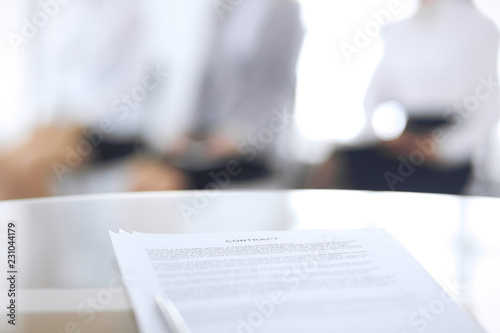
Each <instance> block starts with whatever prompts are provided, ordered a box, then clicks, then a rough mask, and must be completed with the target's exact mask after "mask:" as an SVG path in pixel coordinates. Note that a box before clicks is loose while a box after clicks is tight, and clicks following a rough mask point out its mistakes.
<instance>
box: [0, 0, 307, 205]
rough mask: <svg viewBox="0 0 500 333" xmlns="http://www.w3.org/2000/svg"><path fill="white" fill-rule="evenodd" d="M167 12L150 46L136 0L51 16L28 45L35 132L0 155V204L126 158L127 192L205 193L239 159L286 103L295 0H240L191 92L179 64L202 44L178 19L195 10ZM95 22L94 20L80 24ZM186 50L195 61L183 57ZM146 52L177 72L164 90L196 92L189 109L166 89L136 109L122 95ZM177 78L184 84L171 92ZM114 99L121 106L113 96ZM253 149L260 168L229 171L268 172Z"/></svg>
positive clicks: (294, 43) (290, 89)
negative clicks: (247, 143) (165, 35)
mask: <svg viewBox="0 0 500 333" xmlns="http://www.w3.org/2000/svg"><path fill="white" fill-rule="evenodd" d="M200 3H201V2H200ZM247 3H248V4H247ZM149 5H150V4H148V5H144V6H146V7H148V6H149ZM169 6H170V7H169ZM200 6H201V5H200ZM167 7H168V9H170V11H169V12H168V13H169V15H170V16H169V17H168V18H169V19H170V20H167V21H169V22H171V24H169V23H166V24H163V21H164V19H165V17H164V15H163V16H162V17H161V19H160V17H159V16H158V17H157V20H156V22H155V23H156V24H158V23H159V22H161V23H160V25H159V26H158V25H155V24H150V25H148V27H149V29H150V31H149V32H151V30H155V31H156V33H157V35H158V36H157V37H159V38H157V40H155V41H153V43H154V42H156V43H157V45H158V44H161V43H170V45H161V46H160V47H159V48H157V49H155V48H154V47H151V45H147V46H145V43H147V42H151V41H150V40H149V39H151V38H150V36H146V35H145V32H144V31H143V30H142V29H143V28H144V26H143V24H144V22H143V21H144V18H145V17H147V15H146V16H143V14H144V12H143V9H144V8H143V7H141V5H139V3H138V2H137V1H134V0H128V2H127V3H126V4H125V3H123V2H122V1H117V0H106V1H102V2H84V3H82V4H78V5H77V6H75V7H68V8H67V12H65V13H61V14H60V15H61V18H58V22H54V23H51V25H50V26H49V27H48V28H47V31H44V34H41V35H40V36H37V37H36V38H35V39H33V40H30V43H29V45H27V48H29V50H28V51H27V52H26V53H27V55H28V61H27V63H28V65H27V69H26V72H27V80H26V81H27V84H26V92H25V94H26V98H25V99H26V101H27V103H25V106H24V118H25V119H28V120H30V124H28V125H27V126H26V127H27V128H29V129H30V130H29V134H28V135H26V138H25V140H24V141H23V142H22V143H20V144H17V145H13V147H11V149H9V150H6V151H4V152H3V153H2V154H0V199H12V198H23V197H38V196H46V195H51V194H54V193H57V191H54V188H53V184H54V179H55V178H56V177H55V176H57V178H59V180H60V181H61V177H65V179H66V178H67V177H70V178H71V177H72V176H73V171H75V170H80V169H82V168H83V167H88V166H92V165H96V164H102V163H103V162H109V161H116V160H125V163H127V165H128V172H127V174H126V175H125V177H126V179H123V182H124V183H126V184H127V185H126V186H127V188H126V189H129V190H171V189H185V188H193V187H195V188H202V187H203V186H204V185H205V184H206V183H207V182H209V181H214V179H213V177H212V176H209V175H210V174H211V173H212V172H213V173H214V174H218V173H219V172H220V171H223V170H225V169H226V165H227V162H228V160H232V159H236V160H237V162H238V163H239V161H241V163H244V162H243V161H242V153H241V149H240V150H238V147H237V146H238V144H240V143H241V142H242V140H245V139H246V138H247V136H248V135H250V134H252V133H254V132H255V130H256V129H257V128H258V127H259V126H261V125H263V124H264V123H265V122H266V121H267V120H269V118H270V116H271V115H272V111H273V108H279V107H281V106H284V105H286V106H289V107H290V108H292V104H293V97H294V83H295V81H294V80H295V68H294V67H295V61H296V57H297V53H298V48H299V45H300V40H301V36H302V34H301V33H302V31H301V26H300V20H299V15H298V5H297V4H296V3H294V2H290V1H261V0H255V1H247V2H245V4H242V5H241V6H240V7H241V8H240V7H237V8H234V11H231V12H230V13H228V15H227V18H225V19H224V20H222V21H221V23H220V27H219V29H220V33H219V34H217V37H216V41H215V43H214V44H213V48H212V51H211V54H210V55H211V57H210V60H209V61H208V65H207V69H206V72H205V79H204V81H203V82H204V84H203V85H202V87H201V90H200V92H197V91H196V89H193V88H191V91H190V93H188V92H187V91H188V90H189V89H188V88H189V87H188V86H189V85H191V86H194V85H196V80H197V73H194V74H192V75H191V74H189V73H187V72H186V70H187V69H186V68H187V67H188V66H191V67H195V66H194V62H197V61H198V62H199V61H200V59H195V56H197V57H198V58H201V56H198V55H197V53H198V51H199V49H196V48H194V47H193V45H195V44H197V43H200V40H195V38H194V36H195V35H196V32H197V31H200V29H202V26H203V25H202V24H199V22H196V21H194V22H191V20H187V19H186V20H182V22H184V23H182V22H179V20H177V21H176V19H175V16H176V15H177V16H179V12H181V13H182V12H183V11H184V13H187V12H190V13H191V12H193V8H194V7H193V3H189V4H188V3H186V4H184V5H182V6H181V5H179V4H178V3H177V2H169V3H165V4H164V7H162V8H163V9H164V10H165V11H164V13H165V14H167V11H166V9H167ZM119 8H120V9H119ZM152 8H155V7H154V6H151V8H149V9H150V10H151V9H152ZM200 8H201V7H200ZM36 9H37V8H36V6H35V10H36ZM171 9H179V11H178V12H175V11H172V10H171ZM65 10H66V8H65ZM118 12H119V13H120V15H116V13H118ZM200 12H201V11H200ZM211 13H212V14H213V15H215V14H216V13H215V12H214V11H212V12H211ZM157 14H158V15H159V14H161V12H159V13H157ZM186 15H187V14H186ZM90 17H92V18H93V23H94V24H93V26H92V27H89V26H88V25H87V24H86V23H85V22H86V21H87V20H88V19H89V18H90ZM193 17H194V15H193ZM191 18H192V17H191ZM242 22H243V23H242ZM189 25H191V26H195V25H196V26H197V28H196V29H192V28H190V26H189ZM198 25H199V26H198ZM158 27H160V28H159V29H158ZM176 27H177V28H178V29H179V30H181V31H184V30H189V31H190V33H185V34H184V35H182V36H183V37H185V36H187V37H188V38H186V39H187V42H186V41H183V42H182V43H180V44H178V43H179V38H180V37H181V36H177V37H176V34H177V35H178V34H179V31H177V30H176V29H175V28H176ZM203 28H204V27H203ZM165 30H166V31H165ZM165 32H166V33H169V34H171V35H172V36H173V37H172V38H170V40H168V39H167V40H163V39H164V38H162V37H161V36H160V34H162V33H165ZM146 33H147V32H146ZM204 37H205V38H207V39H209V38H210V37H209V36H204ZM208 44H210V43H208ZM164 46H165V47H164ZM177 46H178V47H177ZM158 51H159V52H158ZM152 53H155V54H153V55H152ZM200 53H203V52H200ZM189 54H191V55H193V57H192V58H188V59H186V55H189ZM151 58H156V59H158V58H160V62H159V64H165V63H166V64H167V65H166V66H165V67H166V68H167V69H169V73H168V74H169V75H171V74H174V75H171V76H173V78H171V77H170V76H169V78H168V81H169V82H168V84H167V85H166V89H167V95H168V94H170V95H186V96H187V97H184V96H182V97H183V98H193V97H194V98H196V96H198V95H197V94H200V96H202V97H200V102H199V103H197V104H196V103H193V111H192V115H190V116H189V115H188V116H186V115H184V114H183V113H184V112H185V111H186V106H184V108H183V107H179V105H181V104H182V103H178V104H175V102H174V103H172V102H171V100H172V99H171V100H170V104H169V102H167V103H165V99H164V98H162V97H163V96H159V95H165V91H166V90H165V89H157V90H155V91H152V92H151V94H150V95H151V96H148V97H147V98H146V99H145V101H143V102H142V103H141V105H140V106H139V107H138V109H137V110H135V107H131V106H130V105H131V104H130V103H131V102H130V101H128V103H127V101H126V100H124V99H123V97H124V93H127V92H130V91H131V89H133V88H134V87H135V86H136V85H137V84H136V85H135V86H134V83H137V82H143V81H144V75H145V72H144V67H145V66H146V64H147V63H148V62H150V59H151ZM157 64H158V63H157ZM157 67H158V66H157ZM157 67H156V69H158V68H157ZM159 71H161V72H163V70H162V69H160V70H159ZM170 71H171V72H170ZM156 74H158V73H156ZM159 75H160V76H162V75H164V73H163V74H159ZM190 75H191V76H192V78H191V79H190V80H191V81H190V82H186V81H189V80H185V78H186V77H188V76H190ZM153 76H154V74H153ZM198 76H199V75H198ZM200 77H201V76H200ZM183 80H184V81H183ZM182 85H184V86H183V88H184V90H182V91H181V90H179V89H177V90H176V89H175V88H178V87H179V86H182ZM131 87H132V88H131ZM125 95H126V94H125ZM118 97H119V101H120V102H121V104H115V103H114V102H115V101H116V100H117V98H118ZM169 97H170V96H169ZM224 101H225V102H224ZM124 103H125V104H127V105H128V107H127V108H124V107H123V106H124V105H123V104H124ZM119 105H121V108H120V107H117V106H119ZM186 105H189V104H186ZM181 106H182V105H181ZM115 111H116V112H115ZM176 113H177V115H176ZM179 114H181V117H184V118H185V119H187V120H188V122H187V124H186V120H184V123H183V121H181V120H179V119H180V118H179ZM121 116H123V117H121ZM176 120H177V121H176ZM182 127H185V128H187V130H184V131H183V130H180V128H182ZM106 129H107V130H106ZM183 133H188V134H183ZM87 143H88V144H87ZM254 150H255V151H257V149H254ZM86 151H90V152H91V153H89V154H87V153H86ZM258 155H259V158H255V159H254V158H253V156H252V162H253V161H254V160H255V161H256V163H255V164H252V163H249V164H248V165H243V164H241V165H240V164H238V167H239V168H241V166H245V168H243V172H242V173H241V175H237V177H234V178H235V179H248V178H253V177H259V176H261V175H264V174H266V173H267V171H268V170H267V166H266V165H265V163H264V162H262V163H261V161H262V158H260V157H261V156H263V155H264V154H260V151H259V154H258ZM243 157H246V158H248V156H243ZM252 173H253V174H252ZM83 188H84V186H80V187H79V189H78V190H79V191H84V189H83ZM77 193H78V192H77Z"/></svg>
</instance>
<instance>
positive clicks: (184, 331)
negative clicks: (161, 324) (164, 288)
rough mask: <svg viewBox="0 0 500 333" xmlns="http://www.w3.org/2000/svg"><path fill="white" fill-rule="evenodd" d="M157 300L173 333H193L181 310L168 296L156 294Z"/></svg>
mask: <svg viewBox="0 0 500 333" xmlns="http://www.w3.org/2000/svg"><path fill="white" fill-rule="evenodd" d="M155 300H156V304H158V307H159V308H160V310H161V313H162V314H163V317H164V318H165V321H166V322H167V324H168V326H169V328H170V329H171V330H172V333H191V330H190V329H189V327H188V326H187V324H186V322H185V321H184V318H182V315H181V314H180V312H179V310H177V307H176V306H175V305H174V303H173V302H172V301H171V300H170V299H169V298H168V297H165V296H162V295H160V294H156V295H155Z"/></svg>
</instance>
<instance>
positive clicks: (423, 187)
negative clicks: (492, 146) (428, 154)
mask: <svg viewBox="0 0 500 333" xmlns="http://www.w3.org/2000/svg"><path fill="white" fill-rule="evenodd" d="M337 157H338V158H339V160H340V161H341V163H342V164H343V165H344V168H345V179H344V181H345V186H344V187H345V188H348V189H356V190H373V191H407V192H428V193H445V194H461V193H462V192H463V190H464V187H465V185H466V184H467V181H468V179H469V177H470V174H471V170H472V168H471V165H470V164H467V165H464V166H460V167H455V168H448V169H444V168H437V167H435V166H433V165H432V164H429V163H425V162H424V163H423V164H421V165H417V164H419V163H417V164H415V163H412V161H410V160H408V159H405V158H403V157H394V156H391V155H389V154H387V153H386V152H385V151H384V150H383V149H382V148H378V147H373V148H365V149H357V150H349V151H343V152H339V153H337Z"/></svg>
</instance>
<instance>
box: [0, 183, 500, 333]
mask: <svg viewBox="0 0 500 333" xmlns="http://www.w3.org/2000/svg"><path fill="white" fill-rule="evenodd" d="M0 218H1V221H0V228H1V229H0V242H1V251H2V252H3V253H2V254H0V258H2V259H1V260H0V269H1V270H2V274H7V273H6V272H7V270H8V269H7V241H8V239H7V235H6V234H7V224H8V223H9V221H14V223H15V225H16V238H17V239H16V256H17V262H16V265H17V267H16V268H17V272H18V273H17V286H16V289H17V290H16V291H17V296H16V297H17V299H16V302H17V306H18V307H17V314H16V320H17V322H16V323H17V325H16V326H12V325H7V323H6V321H7V320H6V319H5V314H3V313H2V316H1V317H0V318H3V319H2V322H0V331H2V332H34V331H36V332H41V333H45V332H47V333H49V332H51V333H56V332H57V333H59V332H136V328H135V324H134V319H133V315H132V312H131V308H130V304H129V302H128V299H127V295H126V292H125V291H124V290H123V288H122V287H121V285H120V282H119V280H120V277H119V274H118V273H117V267H116V262H115V259H114V253H113V249H112V247H111V242H110V239H109V231H110V230H112V231H118V230H119V229H123V230H126V231H140V232H152V233H210V232H226V231H250V230H287V229H356V228H366V227H384V228H386V229H387V230H388V231H389V232H390V233H391V234H392V235H393V236H394V237H395V238H396V239H398V240H399V241H400V242H401V243H402V244H403V245H404V246H405V247H406V248H407V249H408V250H409V251H410V252H411V253H412V254H413V255H414V256H415V257H416V258H417V260H419V262H420V263H421V264H422V265H423V266H424V268H426V269H427V270H428V271H429V272H430V273H431V275H433V276H434V278H435V279H436V280H437V281H438V282H439V283H440V284H441V285H443V286H444V287H445V288H446V289H447V290H451V291H452V292H453V293H454V294H456V295H457V296H458V301H459V302H460V303H461V304H462V305H463V306H464V307H466V309H467V310H469V311H470V312H471V313H472V314H473V315H474V317H475V318H476V319H477V321H478V322H479V323H480V324H481V325H482V326H483V327H484V328H485V330H486V331H488V332H500V316H498V311H499V309H500V283H499V281H500V241H499V239H500V199H496V198H484V197H457V196H447V195H435V194H415V193H395V192H363V191H338V190H318V191H316V190H297V191H277V192H275V191H263V192H262V191H255V192H229V191H227V192H197V191H179V192H147V193H120V194H99V195H86V196H68V197H53V198H44V199H30V200H14V201H4V202H0ZM0 289H1V296H0V299H2V304H7V302H8V299H7V289H8V284H7V281H6V279H2V280H1V282H0ZM2 308H4V307H3V306H2ZM3 311H4V312H6V311H7V310H6V309H5V310H3Z"/></svg>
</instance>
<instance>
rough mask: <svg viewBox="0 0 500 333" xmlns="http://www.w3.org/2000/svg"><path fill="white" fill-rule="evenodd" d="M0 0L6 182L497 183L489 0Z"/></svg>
mask: <svg viewBox="0 0 500 333" xmlns="http://www.w3.org/2000/svg"><path fill="white" fill-rule="evenodd" d="M185 2H186V3H183V2H181V1H174V0H166V1H161V2H160V1H153V0H147V1H139V0H125V1H124V0H92V1H83V0H72V1H68V0H41V1H34V0H22V1H19V0H17V1H14V0H0V35H1V36H2V37H1V38H0V199H16V198H29V197H40V196H49V195H67V194H82V193H96V192H116V191H149V190H175V189H188V190H193V189H215V190H221V189H266V188H278V189H281V188H353V189H368V190H386V191H392V190H396V191H398V190H400V191H418V192H437V193H454V194H475V195H488V196H499V195H500V171H499V170H500V168H499V165H500V125H499V122H498V119H499V115H500V106H499V98H498V91H499V87H498V36H499V35H498V28H497V27H498V26H499V25H500V4H499V3H498V2H496V1H494V0H476V1H469V0H422V1H419V0H399V1H398V0H392V1H387V0H385V1H379V0H376V1H374V0H370V1H368V0H357V1H351V2H338V3H337V2H333V1H320V0H307V1H291V0H214V1H205V0H203V1H202V0H196V1H194V0H193V1H185Z"/></svg>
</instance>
